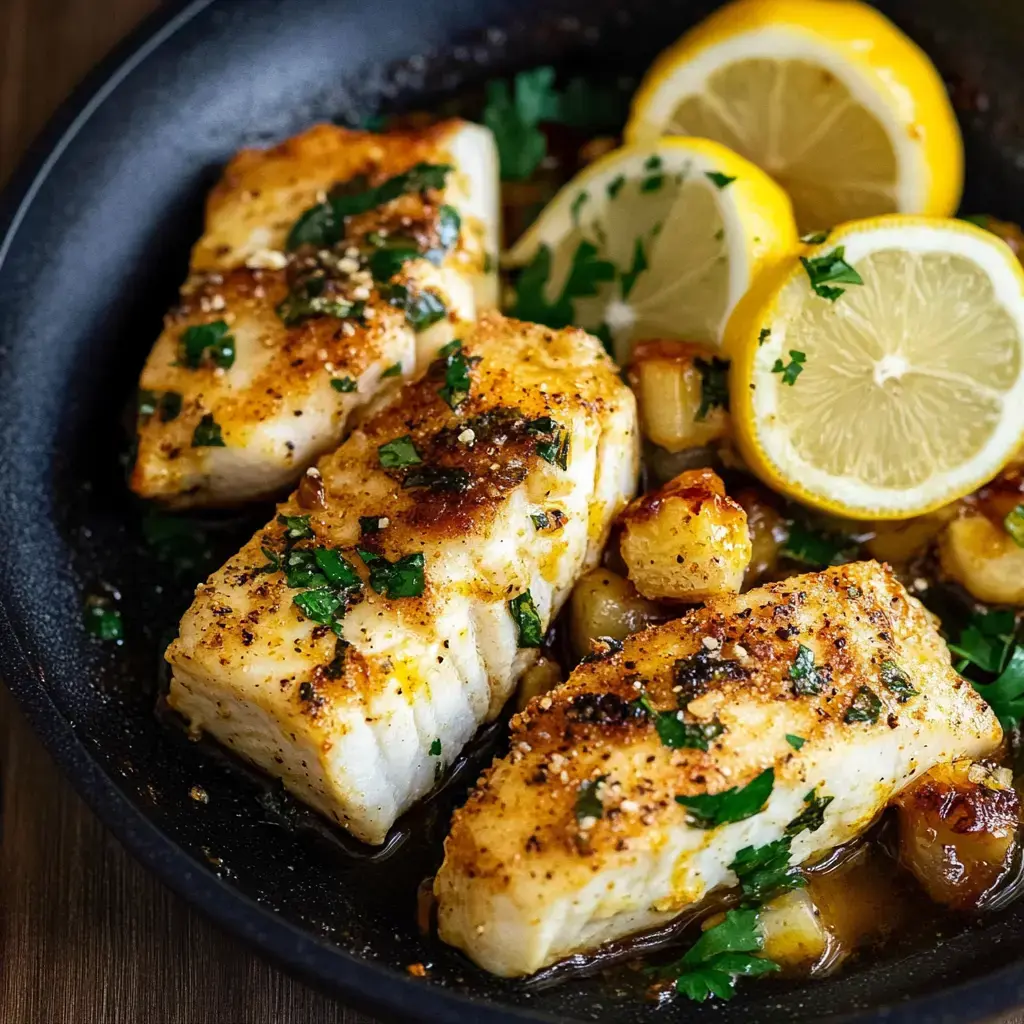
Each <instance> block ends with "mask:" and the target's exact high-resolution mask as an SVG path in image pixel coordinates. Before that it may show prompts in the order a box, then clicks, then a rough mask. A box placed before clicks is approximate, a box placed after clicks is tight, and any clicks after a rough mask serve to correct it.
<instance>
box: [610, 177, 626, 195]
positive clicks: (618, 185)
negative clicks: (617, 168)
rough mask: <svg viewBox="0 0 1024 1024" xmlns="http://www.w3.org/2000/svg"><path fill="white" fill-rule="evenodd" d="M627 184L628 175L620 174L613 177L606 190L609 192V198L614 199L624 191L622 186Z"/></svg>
mask: <svg viewBox="0 0 1024 1024" xmlns="http://www.w3.org/2000/svg"><path fill="white" fill-rule="evenodd" d="M625 184H626V176H625V175H624V174H618V175H616V176H615V177H614V178H612V180H611V181H609V182H608V185H607V186H606V188H605V191H606V192H607V193H608V198H609V199H614V198H615V197H616V196H617V195H618V194H619V193H620V192H621V191H622V186H623V185H625Z"/></svg>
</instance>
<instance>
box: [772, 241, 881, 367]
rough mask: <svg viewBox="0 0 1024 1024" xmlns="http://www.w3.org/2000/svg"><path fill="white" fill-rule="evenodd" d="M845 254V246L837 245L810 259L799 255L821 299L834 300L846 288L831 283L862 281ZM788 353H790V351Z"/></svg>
mask: <svg viewBox="0 0 1024 1024" xmlns="http://www.w3.org/2000/svg"><path fill="white" fill-rule="evenodd" d="M845 255H846V248H845V247H844V246H842V245H839V246H836V248H835V249H833V250H832V251H831V252H827V253H825V254H824V255H823V256H814V257H812V258H811V259H808V258H807V257H806V256H801V257H800V262H801V263H802V264H803V267H804V270H806V271H807V276H808V278H810V282H811V287H812V288H813V289H814V293H815V295H820V296H821V297H822V298H823V299H828V300H829V302H835V301H836V299H838V298H839V296H840V295H842V294H843V292H844V291H846V289H845V288H833V287H832V285H833V284H863V283H864V279H863V278H862V277H861V276H860V274H858V273H857V271H856V270H854V268H853V267H851V266H850V264H849V263H847V262H846V260H845V259H844V258H843V257H844V256H845ZM790 354H791V355H792V353H790Z"/></svg>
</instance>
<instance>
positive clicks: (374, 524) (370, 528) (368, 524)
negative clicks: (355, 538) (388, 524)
mask: <svg viewBox="0 0 1024 1024" xmlns="http://www.w3.org/2000/svg"><path fill="white" fill-rule="evenodd" d="M384 518H385V517H384V516H360V517H359V532H360V533H363V534H367V533H380V531H381V530H382V529H383V526H381V523H382V522H383V521H384Z"/></svg>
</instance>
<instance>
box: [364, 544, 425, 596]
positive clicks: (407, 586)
mask: <svg viewBox="0 0 1024 1024" xmlns="http://www.w3.org/2000/svg"><path fill="white" fill-rule="evenodd" d="M356 554H357V555H359V557H360V558H361V559H362V560H363V564H364V565H365V566H366V568H367V569H369V570H370V586H371V587H372V588H373V589H374V590H375V591H376V592H377V593H378V594H383V595H384V596H385V597H420V596H421V595H422V594H423V590H424V587H425V583H424V578H423V566H424V560H423V553H422V552H420V551H417V552H416V553H415V554H413V555H403V556H402V557H401V558H399V559H398V560H397V561H395V562H389V561H388V560H387V559H386V558H385V557H384V556H383V555H378V554H377V553H376V552H374V551H366V550H364V549H363V548H356Z"/></svg>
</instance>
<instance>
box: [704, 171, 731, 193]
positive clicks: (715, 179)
mask: <svg viewBox="0 0 1024 1024" xmlns="http://www.w3.org/2000/svg"><path fill="white" fill-rule="evenodd" d="M704 177H705V178H707V179H708V180H709V181H710V182H711V183H712V184H713V185H714V186H715V188H717V189H723V188H726V187H728V186H729V185H731V184H732V183H733V182H734V181H735V180H736V178H735V177H732V178H730V177H729V175H728V174H723V173H722V172H721V171H705V172H704Z"/></svg>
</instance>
